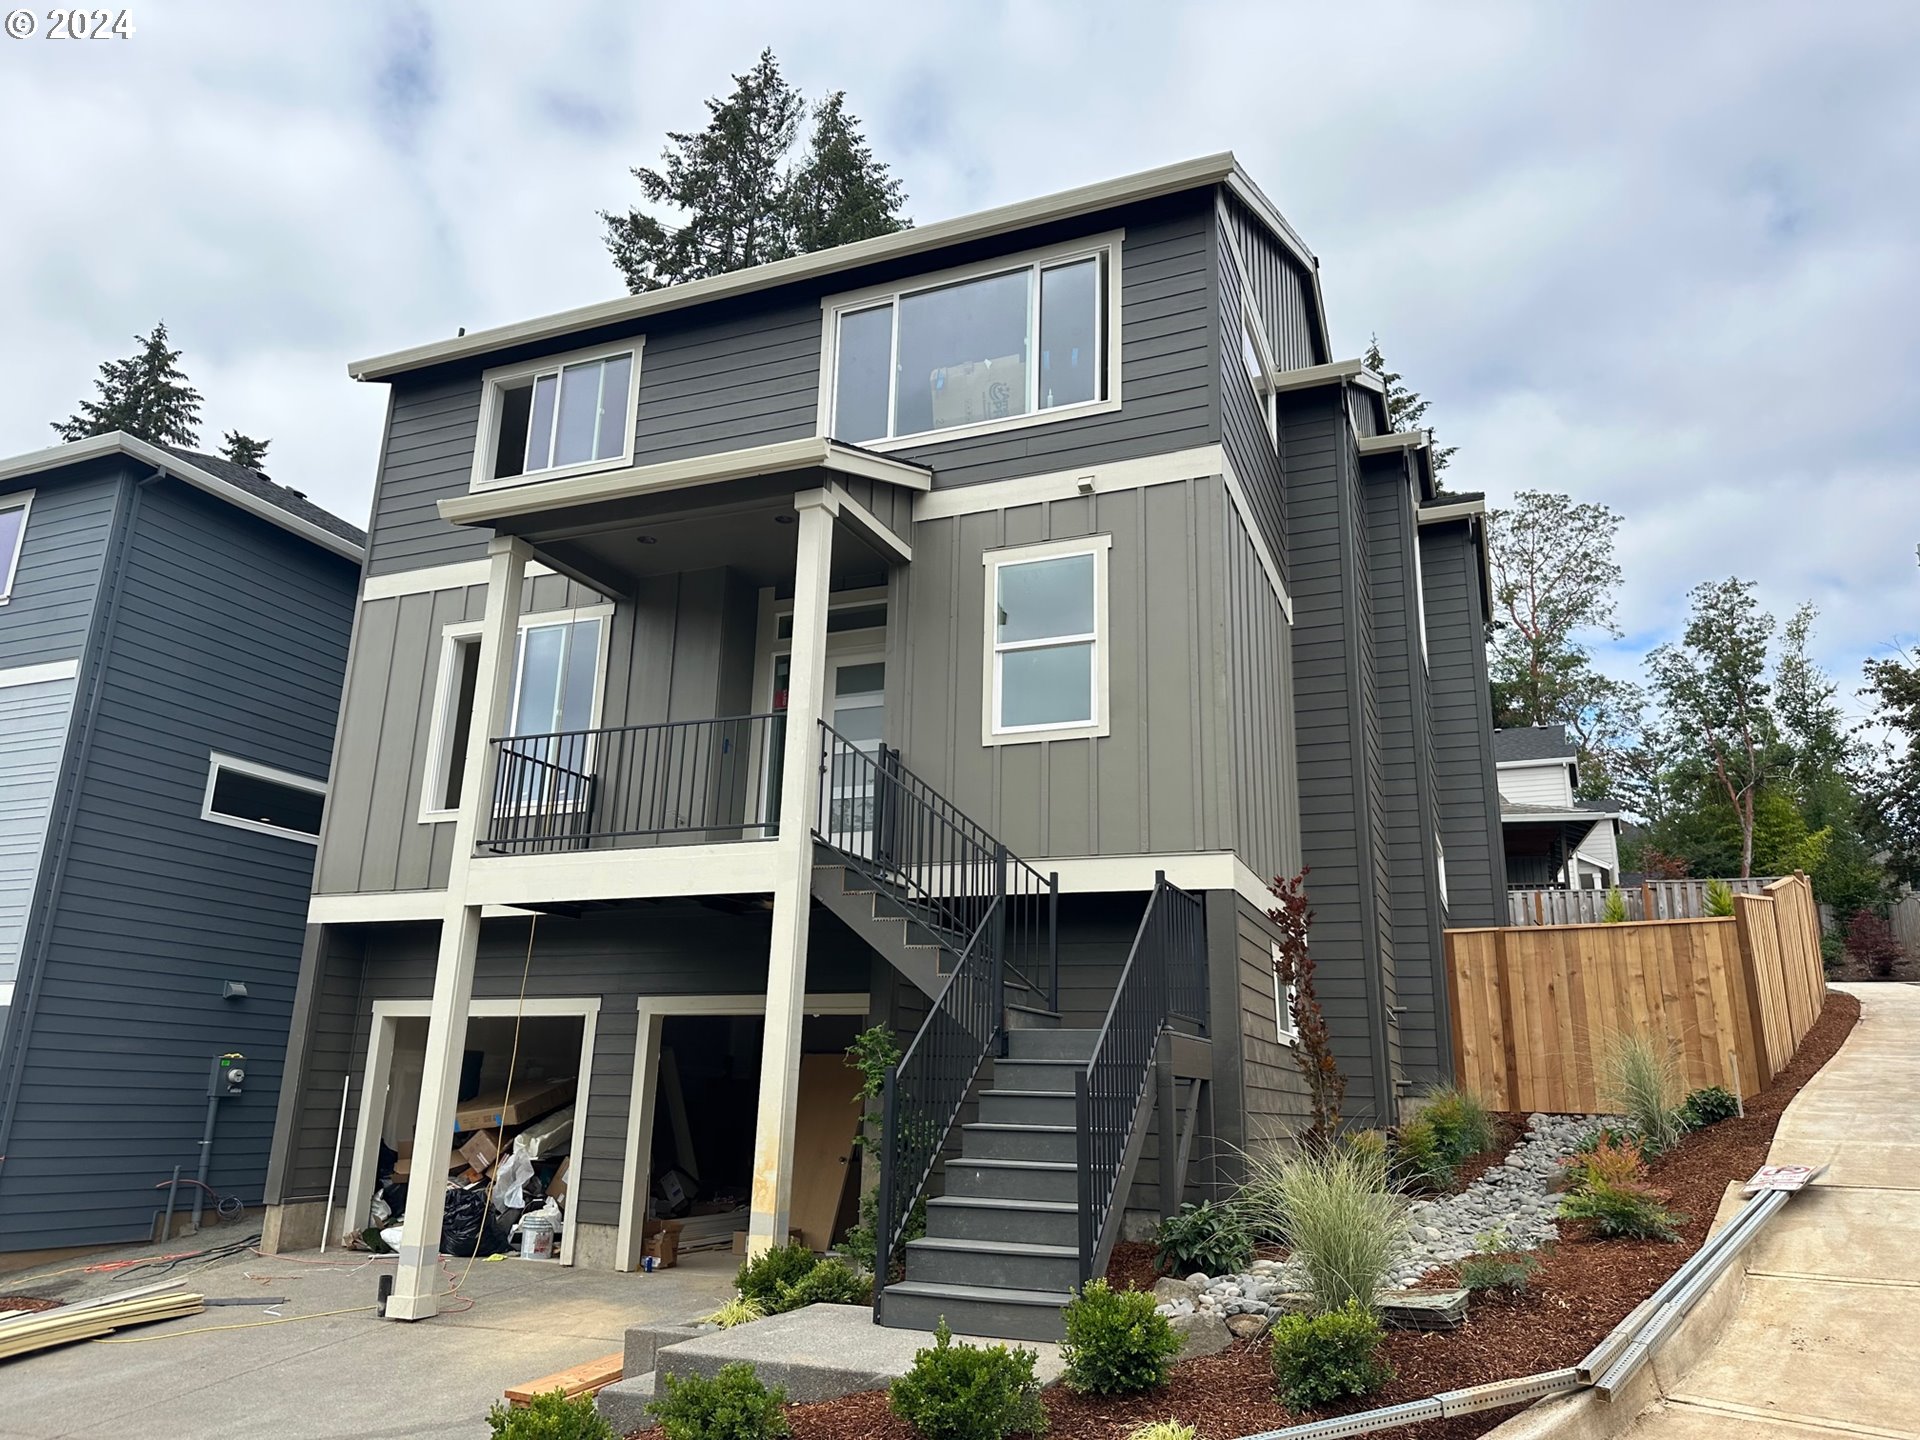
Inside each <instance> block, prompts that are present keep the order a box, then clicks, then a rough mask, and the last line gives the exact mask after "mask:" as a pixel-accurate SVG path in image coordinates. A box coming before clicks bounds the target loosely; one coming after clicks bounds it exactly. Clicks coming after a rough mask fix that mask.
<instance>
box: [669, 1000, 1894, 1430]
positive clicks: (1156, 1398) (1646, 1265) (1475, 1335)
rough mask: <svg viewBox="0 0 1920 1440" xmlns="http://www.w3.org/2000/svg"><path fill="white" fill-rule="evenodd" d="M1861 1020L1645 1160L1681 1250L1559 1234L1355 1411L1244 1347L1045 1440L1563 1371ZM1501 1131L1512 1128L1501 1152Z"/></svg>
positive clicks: (1073, 1401)
mask: <svg viewBox="0 0 1920 1440" xmlns="http://www.w3.org/2000/svg"><path fill="white" fill-rule="evenodd" d="M1859 1017H1860V1003H1859V1001H1857V1000H1855V999H1854V998H1853V997H1851V996H1848V995H1842V994H1839V993H1837V992H1832V991H1830V992H1828V995H1827V1003H1826V1008H1825V1009H1824V1010H1823V1011H1822V1012H1821V1014H1820V1018H1819V1020H1817V1021H1816V1022H1815V1023H1814V1026H1813V1029H1812V1030H1811V1031H1810V1032H1809V1033H1808V1035H1807V1038H1806V1040H1805V1042H1804V1043H1803V1044H1802V1045H1801V1047H1800V1052H1799V1054H1798V1055H1796V1056H1795V1057H1794V1060H1793V1063H1792V1064H1791V1065H1789V1066H1788V1067H1787V1069H1786V1070H1785V1071H1783V1072H1782V1073H1781V1074H1780V1076H1779V1077H1778V1078H1777V1079H1775V1081H1774V1082H1773V1084H1772V1085H1770V1086H1768V1087H1767V1089H1766V1090H1764V1091H1763V1092H1761V1094H1759V1095H1758V1096H1756V1097H1755V1098H1754V1099H1753V1100H1752V1101H1751V1102H1750V1103H1749V1104H1748V1106H1747V1113H1746V1116H1745V1118H1743V1119H1735V1120H1727V1121H1723V1122H1722V1123H1720V1124H1718V1125H1715V1126H1713V1127H1711V1128H1710V1129H1707V1130H1703V1131H1701V1132H1699V1133H1698V1134H1696V1135H1691V1136H1689V1137H1688V1138H1687V1139H1686V1141H1685V1142H1684V1143H1682V1144H1681V1145H1680V1146H1679V1148H1678V1149H1676V1150H1674V1151H1673V1152H1672V1153H1671V1154H1668V1155H1664V1156H1662V1157H1661V1158H1660V1159H1659V1160H1657V1161H1655V1162H1654V1163H1653V1165H1652V1166H1651V1171H1652V1178H1653V1181H1654V1183H1655V1184H1656V1185H1658V1186H1660V1187H1661V1188H1662V1189H1664V1190H1666V1191H1668V1192H1669V1194H1670V1195H1671V1197H1672V1198H1671V1202H1670V1203H1671V1205H1672V1208H1673V1209H1675V1210H1678V1211H1680V1212H1681V1213H1683V1214H1684V1215H1685V1216H1686V1217H1687V1219H1686V1223H1685V1224H1684V1225H1683V1226H1682V1227H1681V1228H1682V1238H1681V1240H1680V1242H1679V1243H1678V1244H1658V1243H1644V1244H1643V1243H1636V1242H1630V1241H1621V1240H1608V1241H1601V1240H1592V1239H1587V1238H1585V1237H1583V1236H1579V1235H1570V1236H1568V1237H1567V1238H1564V1239H1563V1240H1561V1242H1560V1243H1559V1244H1558V1245H1557V1246H1555V1247H1554V1248H1553V1249H1552V1250H1551V1251H1550V1252H1547V1253H1546V1254H1544V1255H1543V1256H1542V1262H1543V1263H1542V1265H1541V1268H1540V1270H1539V1272H1538V1274H1536V1276H1535V1277H1534V1281H1533V1284H1532V1286H1531V1287H1530V1288H1529V1289H1528V1291H1527V1293H1526V1294H1525V1295H1523V1296H1521V1297H1520V1298H1519V1299H1517V1300H1513V1301H1508V1302H1502V1301H1497V1300H1477V1301H1476V1302H1475V1303H1474V1308H1473V1312H1472V1315H1471V1316H1470V1318H1469V1319H1468V1321H1467V1323H1466V1324H1465V1325H1463V1326H1462V1327H1461V1328H1460V1329H1458V1330H1454V1331H1447V1332H1438V1333H1425V1332H1415V1331H1395V1332H1392V1333H1391V1334H1390V1335H1389V1337H1388V1340H1387V1347H1386V1348H1387V1354H1388V1357H1389V1358H1390V1359H1391V1360H1392V1362H1393V1365H1394V1368H1395V1370H1396V1371H1397V1372H1398V1374H1397V1375H1396V1377H1395V1379H1394V1380H1393V1382H1392V1383H1391V1384H1389V1385H1388V1386H1387V1387H1386V1388H1385V1389H1384V1390H1382V1391H1380V1392H1379V1393H1378V1394H1375V1395H1371V1396H1369V1397H1367V1399H1366V1400H1365V1401H1362V1402H1358V1403H1356V1404H1353V1405H1349V1406H1344V1407H1339V1408H1336V1409H1330V1410H1327V1411H1319V1412H1313V1413H1311V1414H1306V1415H1293V1414H1289V1413H1288V1412H1287V1410H1286V1409H1285V1408H1284V1407H1282V1406H1281V1405H1280V1404H1279V1402H1278V1401H1276V1400H1275V1399H1274V1398H1273V1378H1272V1374H1271V1372H1270V1370H1269V1368H1268V1359H1267V1346H1266V1343H1265V1342H1264V1341H1262V1340H1255V1341H1248V1342H1241V1343H1237V1344H1235V1345H1234V1346H1233V1348H1232V1349H1230V1350H1227V1351H1225V1352H1223V1353H1222V1354H1219V1355H1213V1356H1209V1357H1207V1358H1205V1359H1199V1360H1188V1361H1185V1362H1183V1363H1182V1364H1180V1365H1178V1366H1177V1367H1175V1370H1174V1374H1173V1380H1172V1382H1171V1383H1170V1384H1169V1385H1168V1386H1167V1387H1166V1388H1165V1389H1163V1390H1160V1391H1157V1392H1155V1393H1154V1394H1151V1395H1145V1396H1136V1397H1130V1398H1127V1399H1119V1400H1111V1399H1103V1398H1101V1397H1098V1396H1083V1395H1076V1394H1074V1393H1073V1392H1071V1391H1069V1390H1067V1389H1065V1388H1064V1387H1056V1388H1055V1389H1052V1390H1049V1391H1048V1392H1047V1397H1046V1404H1047V1414H1048V1416H1049V1418H1050V1420H1051V1426H1050V1428H1049V1430H1048V1435H1049V1437H1050V1440H1123V1437H1124V1436H1126V1435H1127V1434H1128V1432H1130V1431H1131V1430H1133V1429H1134V1428H1135V1427H1137V1426H1140V1425H1144V1424H1146V1423H1147V1422H1149V1421H1152V1420H1164V1419H1167V1418H1169V1417H1175V1418H1178V1419H1180V1420H1183V1421H1185V1422H1186V1423H1188V1424H1190V1425H1197V1426H1198V1427H1199V1431H1200V1435H1201V1437H1202V1440H1231V1437H1234V1436H1241V1435H1248V1434H1253V1433H1256V1432H1258V1431H1261V1430H1271V1429H1276V1428H1278V1427H1280V1426H1283V1425H1288V1424H1292V1423H1296V1422H1298V1421H1301V1420H1308V1419H1315V1418H1318V1417H1319V1416H1320V1415H1324V1414H1339V1413H1343V1412H1345V1411H1351V1410H1364V1409H1372V1408H1373V1407H1375V1406H1379V1405H1392V1404H1397V1403H1399V1402H1401V1401H1405V1400H1422V1399H1425V1398H1426V1397H1427V1396H1429V1395H1432V1394H1434V1393H1436V1392H1438V1391H1441V1390H1452V1389H1457V1388H1459V1387H1461V1386H1466V1385H1477V1384H1483V1383H1485V1382H1487V1381H1491V1380H1504V1379H1509V1378H1512V1377H1514V1376H1519V1375H1530V1374H1534V1373H1536V1372H1538V1371H1542V1370H1552V1369H1555V1368H1557V1367H1559V1366H1563V1365H1571V1364H1572V1363H1573V1362H1574V1361H1576V1360H1578V1359H1579V1358H1580V1357H1581V1356H1582V1355H1584V1354H1586V1352H1587V1351H1588V1350H1590V1349H1592V1348H1593V1346H1594V1344H1595V1343H1596V1342H1597V1341H1598V1340H1599V1339H1600V1337H1601V1336H1603V1335H1605V1334H1606V1333H1607V1332H1608V1331H1609V1330H1611V1329H1612V1328H1613V1327H1614V1326H1615V1325H1617V1324H1619V1323H1620V1322H1621V1321H1622V1320H1624V1319H1625V1318H1626V1317H1627V1315H1628V1313H1629V1312H1630V1311H1631V1310H1632V1309H1633V1307H1634V1306H1635V1305H1637V1304H1639V1303H1640V1301H1641V1300H1642V1299H1644V1298H1645V1297H1646V1296H1647V1295H1648V1294H1650V1293H1652V1291H1653V1290H1654V1289H1655V1288H1656V1287H1658V1286H1659V1284H1660V1282H1661V1281H1663V1280H1665V1279H1666V1278H1667V1276H1669V1275H1671V1274H1672V1273H1673V1272H1674V1271H1675V1270H1677V1269H1678V1268H1679V1267H1680V1264H1681V1262H1682V1261H1684V1260H1685V1259H1686V1258H1687V1256H1689V1255H1691V1254H1692V1253H1693V1252H1694V1251H1695V1250H1696V1249H1698V1248H1699V1246H1700V1244H1701V1242H1702V1241H1704V1240H1705V1239H1706V1235H1707V1227H1708V1226H1709V1225H1711V1224H1712V1222H1713V1217H1714V1214H1715V1212H1716V1211H1717V1210H1718V1209H1719V1206H1720V1199H1721V1196H1722V1194H1723V1193H1724V1192H1725V1189H1726V1184H1727V1182H1728V1181H1729V1180H1740V1179H1745V1178H1746V1177H1747V1176H1748V1175H1751V1174H1752V1173H1753V1172H1754V1171H1755V1170H1757V1169H1759V1168H1760V1167H1761V1166H1762V1165H1764V1164H1765V1163H1766V1160H1767V1149H1768V1146H1769V1145H1770V1144H1771V1143H1772V1140H1773V1132H1774V1129H1775V1127H1776V1126H1777V1125H1778V1124H1779V1121H1780V1115H1781V1112H1782V1111H1784V1110H1785V1109H1786V1107H1787V1104H1788V1102H1789V1101H1791V1100H1792V1099H1793V1097H1794V1096H1795V1095H1796V1094H1798V1093H1799V1091H1800V1088H1801V1086H1803V1085H1805V1084H1806V1082H1807V1081H1808V1080H1809V1079H1811V1078H1812V1076H1813V1075H1814V1073H1815V1072H1816V1071H1818V1070H1819V1069H1820V1067H1821V1066H1822V1065H1824V1064H1826V1062H1827V1061H1828V1060H1830V1059H1831V1058H1833V1054H1834V1052H1835V1051H1836V1050H1838V1049H1839V1048H1840V1044H1841V1042H1842V1041H1844V1040H1845V1039H1846V1037H1847V1033H1848V1032H1849V1031H1850V1030H1852V1028H1853V1025H1854V1022H1855V1021H1856V1020H1858V1019H1859ZM1511 1135H1512V1132H1511V1129H1510V1130H1509V1132H1508V1135H1507V1139H1508V1140H1509V1142H1510V1140H1511ZM1503 1148H1504V1147H1503ZM1115 1248H1116V1250H1121V1248H1122V1247H1115ZM1122 1254H1124V1255H1125V1256H1126V1257H1127V1258H1126V1259H1125V1261H1124V1263H1122V1262H1121V1261H1120V1260H1119V1257H1116V1263H1117V1264H1119V1265H1120V1268H1119V1270H1118V1272H1117V1275H1118V1278H1119V1279H1127V1280H1137V1279H1139V1278H1140V1277H1142V1276H1144V1277H1145V1279H1146V1283H1147V1284H1151V1283H1152V1275H1151V1271H1152V1263H1153V1255H1152V1247H1151V1246H1136V1247H1127V1248H1126V1249H1125V1250H1124V1251H1122ZM1109 1273H1110V1274H1113V1273H1115V1272H1113V1271H1110V1272H1109ZM1519 1408H1520V1407H1517V1406H1515V1407H1510V1408H1509V1409H1506V1410H1500V1411H1487V1412H1484V1413H1482V1414H1479V1415H1462V1416H1458V1417H1456V1418H1454V1419H1452V1420H1442V1421H1434V1422H1430V1423H1428V1424H1424V1425H1409V1426H1404V1427H1402V1428H1400V1429H1398V1430H1394V1431H1391V1432H1385V1431H1383V1432H1381V1433H1382V1434H1386V1435H1391V1436H1394V1437H1398V1440H1470V1437H1474V1436H1479V1435H1484V1434H1486V1432H1487V1431H1489V1430H1491V1429H1493V1428H1494V1427H1495V1426H1496V1425H1498V1424H1499V1423H1500V1422H1501V1421H1502V1420H1505V1419H1507V1418H1508V1417H1509V1416H1511V1415H1512V1414H1514V1413H1515V1411H1516V1410H1517V1409H1519ZM787 1418H788V1420H789V1421H790V1422H791V1424H792V1426H793V1434H794V1440H916V1437H915V1435H914V1432H913V1431H912V1430H911V1429H910V1428H909V1427H908V1426H907V1425H906V1423H905V1422H904V1421H902V1420H899V1419H898V1418H896V1417H895V1416H894V1415H893V1414H891V1413H890V1412H889V1411H888V1409H887V1396H886V1394H885V1392H884V1391H873V1392H868V1393H866V1394H861V1395H849V1396H847V1397H846V1398H844V1399H841V1400H830V1401H827V1402H825V1403H823V1404H818V1405H794V1406H789V1407H788V1409H787ZM646 1433H648V1434H652V1433H653V1432H646Z"/></svg>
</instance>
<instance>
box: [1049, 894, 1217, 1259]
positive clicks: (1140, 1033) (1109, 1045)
mask: <svg viewBox="0 0 1920 1440" xmlns="http://www.w3.org/2000/svg"><path fill="white" fill-rule="evenodd" d="M1174 1020H1185V1021H1187V1022H1188V1023H1189V1024H1190V1025H1192V1026H1193V1027H1194V1032H1195V1033H1196V1034H1200V1035H1204V1034H1206V1033H1207V942H1206V921H1205V913H1204V911H1203V910H1202V908H1201V904H1200V901H1199V900H1198V899H1196V898H1195V897H1194V896H1192V895H1189V894H1187V892H1186V891H1184V890H1182V889H1180V888H1179V887H1178V886H1177V885H1173V884H1170V883H1169V882H1168V880H1167V877H1166V873H1165V872H1164V871H1162V872H1159V873H1157V874H1156V875H1155V876H1154V879H1153V893H1152V895H1151V896H1149V897H1148V899H1147V909H1146V913H1145V914H1144V915H1142V916H1141V917H1140V928H1139V930H1137V931H1136V932H1135V933H1134V937H1133V948H1132V949H1131V950H1129V951H1128V952H1127V963H1126V965H1125V967H1124V968H1123V969H1122V970H1121V972H1120V983H1119V984H1118V985H1116V986H1115V987H1114V992H1113V1003H1112V1004H1111V1005H1109V1006H1108V1007H1107V1018H1106V1021H1105V1022H1104V1023H1103V1024H1102V1025H1101V1027H1100V1033H1099V1035H1098V1036H1097V1037H1096V1038H1095V1040H1094V1044H1093V1053H1092V1056H1091V1058H1090V1059H1089V1060H1088V1061H1087V1067H1086V1069H1084V1070H1082V1071H1080V1072H1079V1073H1078V1074H1076V1075H1075V1077H1074V1123H1075V1126H1076V1129H1077V1130H1078V1138H1077V1159H1078V1161H1079V1164H1078V1170H1079V1186H1080V1280H1081V1283H1083V1284H1084V1283H1085V1282H1086V1281H1088V1280H1090V1279H1092V1278H1093V1274H1094V1262H1095V1260H1096V1259H1097V1257H1098V1252H1099V1249H1100V1244H1101V1240H1102V1238H1103V1237H1104V1236H1105V1234H1106V1229H1107V1222H1108V1219H1109V1218H1110V1217H1111V1215H1112V1213H1113V1208H1114V1206H1115V1205H1117V1204H1119V1203H1121V1201H1122V1199H1123V1198H1124V1197H1122V1196H1120V1195H1118V1194H1117V1193H1116V1192H1117V1190H1118V1189H1119V1185H1120V1179H1121V1170H1122V1168H1123V1167H1124V1164H1125V1161H1126V1153H1127V1143H1128V1141H1129V1140H1130V1139H1131V1138H1132V1134H1133V1126H1134V1122H1135V1120H1136V1118H1137V1117H1138V1116H1139V1113H1140V1104H1141V1100H1142V1099H1143V1098H1144V1096H1145V1095H1146V1093H1147V1087H1148V1086H1149V1085H1151V1084H1152V1083H1153V1070H1154V1060H1155V1057H1156V1055H1157V1053H1158V1051H1159V1047H1160V1032H1161V1031H1162V1030H1164V1029H1165V1028H1167V1026H1168V1024H1169V1023H1171V1022H1172V1021H1174ZM1162 1143H1166V1142H1165V1138H1164V1132H1163V1140H1162Z"/></svg>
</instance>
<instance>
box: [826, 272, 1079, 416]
mask: <svg viewBox="0 0 1920 1440" xmlns="http://www.w3.org/2000/svg"><path fill="white" fill-rule="evenodd" d="M1116 253H1117V245H1116V243H1115V242H1114V240H1113V239H1112V238H1111V237H1108V238H1105V239H1103V240H1101V241H1099V242H1094V243H1089V244H1086V245H1082V246H1079V247H1070V248H1067V249H1062V250H1054V251H1047V252H1044V253H1040V254H1036V255H1029V256H1017V257H1013V258H1012V259H1010V260H1007V261H1004V262H996V263H994V264H991V265H986V266H976V267H971V268H969V269H968V270H965V271H958V272H949V273H946V274H943V275H939V276H930V277H927V278H926V279H925V280H923V281H921V282H918V283H915V284H912V285H906V286H900V287H896V288H890V289H882V290H877V291H866V292H862V293H861V294H859V295H854V296H841V297H837V298H836V299H834V300H830V301H829V302H828V305H827V334H828V343H829V350H830V352H831V353H830V360H829V364H828V365H827V366H826V368H825V372H824V373H825V375H826V377H827V379H826V382H825V386H826V388H825V399H824V403H823V406H822V411H823V413H822V425H823V427H824V433H825V434H827V435H829V436H831V437H832V438H833V439H836V440H844V441H848V442H850V443H853V444H885V443H888V442H891V441H902V440H906V439H909V438H912V437H917V436H931V435H939V434H945V433H949V432H972V431H977V430H981V429H997V428H1001V427H1005V426H1011V425H1017V424H1025V423H1030V422H1033V421H1038V420H1046V419H1050V418H1053V417H1054V416H1055V415H1058V414H1062V413H1066V412H1072V411H1076V410H1085V409H1087V408H1090V407H1096V406H1103V405H1106V404H1109V403H1110V402H1112V401H1114V400H1115V399H1116V396H1115V394H1114V390H1115V387H1114V386H1113V384H1112V377H1113V374H1114V370H1115V367H1114V363H1113V357H1112V355H1111V354H1110V353H1109V352H1110V349H1111V336H1112V333H1113V330H1114V328H1115V327H1114V324H1113V317H1112V314H1111V311H1112V301H1113V295H1114V284H1115V280H1114V276H1113V273H1112V272H1113V268H1114V256H1115V255H1116Z"/></svg>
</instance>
